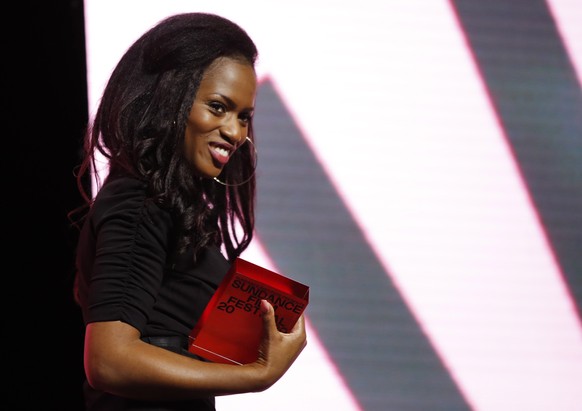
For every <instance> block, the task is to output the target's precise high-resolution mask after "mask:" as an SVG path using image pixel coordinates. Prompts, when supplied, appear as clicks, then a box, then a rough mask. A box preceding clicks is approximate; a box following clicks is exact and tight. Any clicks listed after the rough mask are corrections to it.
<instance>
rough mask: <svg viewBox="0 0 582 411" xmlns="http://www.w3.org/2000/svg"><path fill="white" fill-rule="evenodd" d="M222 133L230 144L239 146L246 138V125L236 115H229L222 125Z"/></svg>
mask: <svg viewBox="0 0 582 411" xmlns="http://www.w3.org/2000/svg"><path fill="white" fill-rule="evenodd" d="M220 134H221V135H222V137H223V138H225V139H226V140H228V142H229V143H230V144H232V145H234V146H237V147H238V146H239V145H241V144H242V143H243V142H244V140H245V138H246V135H245V133H244V127H243V126H242V125H241V123H240V121H239V119H238V118H237V116H235V115H229V116H227V117H226V118H225V119H224V123H223V124H222V126H221V127H220Z"/></svg>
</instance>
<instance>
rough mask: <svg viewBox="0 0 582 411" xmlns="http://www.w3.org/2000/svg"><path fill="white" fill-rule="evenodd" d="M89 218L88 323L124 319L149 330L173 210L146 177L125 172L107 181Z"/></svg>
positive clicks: (86, 264)
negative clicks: (152, 196)
mask: <svg viewBox="0 0 582 411" xmlns="http://www.w3.org/2000/svg"><path fill="white" fill-rule="evenodd" d="M87 223H88V224H86V227H85V229H88V230H89V227H90V230H89V231H90V232H87V233H84V235H83V236H82V237H81V242H80V249H81V251H82V250H83V247H85V248H86V253H85V258H87V259H88V260H89V261H85V262H84V264H81V265H80V266H81V267H84V269H85V270H88V271H89V272H85V273H83V278H84V281H85V283H86V284H85V286H86V287H87V289H86V293H85V295H86V304H85V307H84V318H85V323H90V322H95V321H115V320H120V321H123V322H126V323H128V324H130V325H132V326H134V327H135V328H137V329H138V330H140V331H143V329H144V327H145V325H146V323H147V321H148V318H149V316H150V314H151V310H152V308H153V306H154V304H155V302H156V298H157V295H158V292H159V289H160V286H161V283H162V279H163V273H164V265H165V263H166V255H167V247H168V237H169V232H170V230H171V228H172V223H171V218H170V215H169V214H168V213H167V212H165V211H164V210H162V209H160V208H159V207H158V206H157V205H155V204H154V203H153V202H152V201H151V200H148V199H147V198H146V195H145V186H144V184H143V183H142V182H140V181H138V180H133V179H127V178H122V179H118V180H114V181H112V182H109V183H107V184H106V185H105V186H103V188H102V189H101V191H100V192H99V193H98V195H97V197H96V199H95V202H94V204H93V207H92V210H91V213H90V216H89V221H88V222H87ZM90 250H92V251H90ZM91 254H93V255H92V258H91ZM81 255H82V254H81ZM91 260H92V261H91Z"/></svg>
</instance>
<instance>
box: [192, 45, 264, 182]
mask: <svg viewBox="0 0 582 411" xmlns="http://www.w3.org/2000/svg"><path fill="white" fill-rule="evenodd" d="M256 91H257V78H256V74H255V71H254V69H253V67H252V66H251V65H250V64H248V63H246V62H244V61H243V60H237V59H233V58H230V57H221V58H218V59H216V60H215V61H214V62H213V63H212V64H211V65H210V66H209V67H208V69H207V70H206V72H205V73H204V75H203V77H202V81H201V83H200V87H199V89H198V92H197V93H196V98H195V99H194V102H193V104H192V108H191V109H190V114H189V116H188V121H187V123H186V133H185V136H184V149H185V153H186V157H187V159H188V160H189V161H190V163H191V164H192V166H193V167H194V170H195V172H196V173H197V174H198V175H200V176H202V177H209V178H213V177H216V176H218V175H219V174H220V172H221V171H222V168H223V167H224V166H225V165H226V163H227V162H228V159H229V158H230V156H231V155H232V154H233V153H234V151H235V150H236V148H238V147H239V146H240V145H241V144H243V143H244V142H245V139H246V137H247V134H248V130H249V124H250V121H251V118H252V115H253V109H254V104H255V95H256Z"/></svg>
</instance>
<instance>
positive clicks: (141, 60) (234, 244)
mask: <svg viewBox="0 0 582 411" xmlns="http://www.w3.org/2000/svg"><path fill="white" fill-rule="evenodd" d="M220 57H231V58H237V59H241V61H244V62H247V63H249V64H251V65H252V66H253V67H254V64H255V62H256V59H257V48H256V46H255V44H254V43H253V41H252V40H251V38H250V37H249V36H248V35H247V33H246V32H245V31H244V30H243V29H242V28H240V27H239V26H238V25H236V24H235V23H233V22H231V21H229V20H227V19H225V18H223V17H220V16H217V15H214V14H206V13H184V14H178V15H174V16H171V17H168V18H166V19H164V20H162V21H161V22H159V23H158V24H157V25H156V26H154V27H153V28H151V29H150V30H149V31H147V32H146V33H145V34H144V35H143V36H141V37H140V38H139V39H138V40H137V41H136V42H135V43H134V44H133V45H132V46H131V47H130V48H129V49H128V50H127V51H126V53H125V54H124V55H123V57H122V58H121V60H120V61H119V63H118V65H117V66H116V68H115V70H114V71H113V73H112V75H111V77H110V79H109V82H108V83H107V86H106V88H105V91H104V93H103V96H102V99H101V101H100V104H99V107H98V109H97V112H96V114H95V118H94V121H93V123H92V124H91V125H89V127H88V129H87V133H86V139H85V147H84V150H85V157H84V160H83V162H82V164H81V166H80V168H79V173H78V174H77V179H78V186H79V189H80V190H81V194H82V195H83V196H84V198H85V200H86V202H87V205H90V204H91V202H92V198H91V196H90V195H89V194H88V193H87V192H86V190H84V189H83V186H84V184H83V183H82V182H83V181H85V180H83V179H84V178H85V177H86V176H87V175H88V173H89V172H90V171H91V170H92V169H96V168H95V165H96V163H95V161H96V155H97V154H101V155H102V156H104V157H105V158H106V159H107V161H108V163H109V174H108V176H107V179H114V178H117V177H119V176H122V175H125V176H127V175H129V176H133V177H135V178H138V179H140V180H142V181H144V182H145V183H146V184H147V187H148V197H149V198H150V199H152V200H153V201H155V202H156V203H157V204H159V205H160V206H161V207H164V208H166V209H168V210H170V212H171V214H172V216H173V218H174V220H175V224H176V227H177V230H178V232H179V235H178V241H177V244H176V248H177V251H178V252H183V251H185V250H186V249H187V248H188V247H189V246H192V247H193V249H194V256H195V257H196V256H197V255H198V253H199V252H200V251H201V250H202V249H203V248H204V247H205V246H206V245H208V244H211V243H212V244H217V245H219V246H224V249H225V250H226V253H227V257H228V258H229V260H231V261H232V260H234V258H235V257H236V256H238V255H240V253H241V252H242V251H244V249H246V248H247V247H248V245H249V243H250V241H251V239H252V237H253V230H254V224H255V219H254V207H255V189H256V181H255V178H254V174H253V173H254V162H255V161H256V159H255V153H254V150H253V147H252V146H253V145H251V144H245V145H243V146H241V148H240V149H239V150H237V153H236V154H235V155H234V156H233V158H232V159H231V161H230V162H229V164H228V167H226V168H225V169H224V170H223V172H222V174H221V180H223V181H226V182H229V181H243V180H247V179H249V181H248V182H247V183H246V184H244V185H240V186H228V185H227V186H223V185H220V184H216V182H215V181H214V180H212V179H208V178H202V177H197V176H195V175H194V174H193V173H192V169H191V165H190V164H189V163H188V161H187V159H186V158H185V155H184V151H183V144H184V133H185V127H186V119H187V117H188V114H189V112H190V109H191V107H192V103H193V101H194V98H195V95H196V92H197V90H198V87H199V85H200V81H201V79H202V76H203V74H204V72H205V70H206V69H207V68H208V67H209V66H210V64H211V63H212V62H213V61H214V60H216V59H217V58H220ZM249 138H250V139H251V140H252V141H254V135H253V130H252V122H251V124H250V125H249ZM239 227H240V229H242V233H241V231H240V229H239ZM239 237H240V238H239Z"/></svg>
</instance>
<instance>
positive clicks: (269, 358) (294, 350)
mask: <svg viewBox="0 0 582 411" xmlns="http://www.w3.org/2000/svg"><path fill="white" fill-rule="evenodd" d="M261 312H262V315H263V338H262V341H261V345H260V347H259V358H258V359H257V360H256V361H255V363H254V364H256V365H257V366H258V367H260V368H261V369H262V371H263V373H264V375H263V385H264V387H262V388H261V389H259V391H262V390H265V389H267V388H269V387H270V386H271V385H273V384H274V383H275V382H277V380H279V378H281V377H282V376H283V375H284V374H285V372H287V370H288V369H289V368H290V367H291V365H292V364H293V363H294V362H295V360H296V359H297V357H298V356H299V354H301V351H303V349H304V348H305V346H306V345H307V335H306V332H305V318H304V315H301V317H299V319H298V320H297V323H296V324H295V326H294V327H293V329H292V330H291V332H290V333H288V334H287V333H282V332H280V331H279V330H278V329H277V324H276V322H275V310H274V308H273V306H272V305H271V304H270V303H269V302H268V301H266V300H262V301H261Z"/></svg>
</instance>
